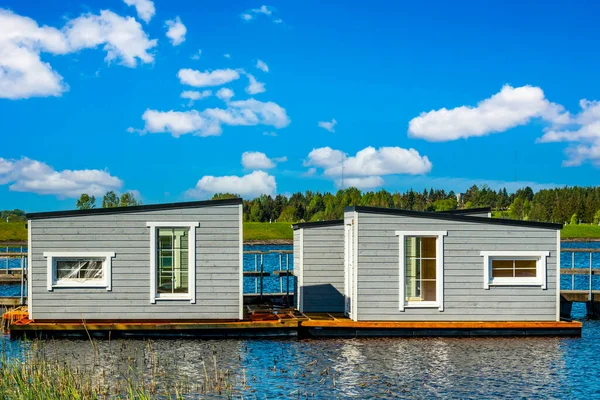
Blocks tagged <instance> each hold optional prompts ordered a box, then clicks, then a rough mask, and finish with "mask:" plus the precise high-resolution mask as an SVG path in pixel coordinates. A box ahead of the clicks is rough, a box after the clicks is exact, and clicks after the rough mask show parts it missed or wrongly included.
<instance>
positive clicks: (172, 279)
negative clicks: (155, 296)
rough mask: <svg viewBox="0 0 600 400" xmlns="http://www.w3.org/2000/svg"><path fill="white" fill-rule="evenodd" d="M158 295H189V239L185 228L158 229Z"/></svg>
mask: <svg viewBox="0 0 600 400" xmlns="http://www.w3.org/2000/svg"><path fill="white" fill-rule="evenodd" d="M158 237H159V240H158V249H157V253H158V257H157V264H158V265H157V275H158V276H157V288H156V291H157V293H188V286H189V285H188V269H189V261H188V254H189V253H188V237H189V230H188V229H185V228H158Z"/></svg>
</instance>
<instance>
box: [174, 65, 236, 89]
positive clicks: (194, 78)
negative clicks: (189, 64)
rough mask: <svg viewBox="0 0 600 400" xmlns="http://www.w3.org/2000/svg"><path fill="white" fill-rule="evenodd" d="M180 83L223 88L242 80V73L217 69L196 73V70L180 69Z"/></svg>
mask: <svg viewBox="0 0 600 400" xmlns="http://www.w3.org/2000/svg"><path fill="white" fill-rule="evenodd" d="M177 76H178V77H179V81H180V82H181V83H182V84H184V85H189V86H195V87H203V86H221V85H224V84H226V83H229V82H231V81H235V80H237V79H239V78H240V73H239V72H237V71H235V70H233V69H229V68H227V69H217V70H214V71H204V72H200V71H196V70H194V69H187V68H184V69H180V70H179V73H178V74H177Z"/></svg>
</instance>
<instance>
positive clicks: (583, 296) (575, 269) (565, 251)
mask: <svg viewBox="0 0 600 400" xmlns="http://www.w3.org/2000/svg"><path fill="white" fill-rule="evenodd" d="M560 252H561V257H565V256H568V257H570V260H571V267H570V268H561V269H560V274H561V276H562V275H571V289H566V290H564V289H562V290H561V295H562V296H563V298H565V300H567V301H575V302H585V301H593V300H594V296H597V295H600V290H594V288H593V286H594V285H593V277H594V275H600V268H594V261H598V260H599V258H598V257H600V256H596V257H594V254H595V253H600V248H562V249H561V250H560ZM569 253H570V254H569ZM581 253H589V258H588V257H585V264H587V265H586V267H585V268H581V267H580V266H576V260H575V254H581ZM562 259H563V260H564V258H562ZM578 263H579V264H580V265H581V264H584V261H583V260H578ZM561 267H562V266H561ZM576 275H588V281H587V288H586V289H576V288H575V287H576V286H578V285H576V282H575V276H576ZM580 286H581V285H580Z"/></svg>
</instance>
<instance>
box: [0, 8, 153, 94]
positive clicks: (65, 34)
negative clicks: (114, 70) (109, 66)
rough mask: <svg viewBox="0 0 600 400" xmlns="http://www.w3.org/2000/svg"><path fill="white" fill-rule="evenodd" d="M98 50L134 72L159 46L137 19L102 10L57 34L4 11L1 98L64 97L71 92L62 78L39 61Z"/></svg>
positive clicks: (1, 17)
mask: <svg viewBox="0 0 600 400" xmlns="http://www.w3.org/2000/svg"><path fill="white" fill-rule="evenodd" d="M100 45H104V46H103V50H104V51H106V57H105V61H106V62H107V63H110V62H112V61H118V62H119V63H120V64H123V65H125V66H128V67H135V66H136V65H137V62H138V60H139V61H141V62H143V63H151V62H153V61H154V56H153V55H152V54H151V53H149V50H150V49H152V48H153V47H154V46H156V40H150V39H149V38H148V36H147V35H146V33H145V32H144V30H143V28H142V26H141V25H140V24H139V22H137V21H136V20H135V19H134V18H130V17H121V16H119V15H117V14H115V13H113V12H112V11H108V10H103V11H101V12H100V14H99V15H93V14H83V15H81V16H80V17H78V18H75V19H72V20H68V21H67V22H66V24H65V26H64V27H63V28H62V29H61V30H58V29H56V28H53V27H48V26H39V25H38V24H37V22H36V21H34V20H33V19H31V18H28V17H23V16H20V15H17V14H15V13H13V12H12V11H9V10H4V9H0V98H7V99H25V98H30V97H46V96H60V95H61V94H62V93H63V92H65V91H67V90H68V85H67V84H66V83H65V82H64V81H63V78H62V76H60V74H58V73H57V72H56V71H54V70H53V69H52V66H51V65H50V64H48V63H46V62H43V61H42V60H41V53H50V54H54V55H58V54H68V53H72V52H76V51H79V50H82V49H86V48H95V47H98V46H100Z"/></svg>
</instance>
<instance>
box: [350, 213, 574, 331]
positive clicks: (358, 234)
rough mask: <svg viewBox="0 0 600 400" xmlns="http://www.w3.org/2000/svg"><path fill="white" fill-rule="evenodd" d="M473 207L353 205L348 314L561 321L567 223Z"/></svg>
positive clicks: (365, 317) (397, 318)
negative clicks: (485, 213)
mask: <svg viewBox="0 0 600 400" xmlns="http://www.w3.org/2000/svg"><path fill="white" fill-rule="evenodd" d="M467 213H468V210H465V212H462V213H456V212H454V213H449V212H448V213H439V212H438V213H434V212H418V211H406V210H399V209H384V208H372V207H358V206H357V207H348V208H346V209H345V213H344V225H345V242H346V246H345V260H346V265H345V277H346V279H345V289H346V290H345V293H346V294H347V295H346V298H347V302H346V310H345V312H346V313H347V314H348V316H349V317H350V318H351V319H352V320H353V321H560V315H559V311H560V290H559V288H558V282H559V279H560V273H559V272H560V271H559V268H560V263H559V257H560V229H561V227H562V226H561V225H557V224H549V223H540V222H529V221H516V220H508V219H498V218H483V217H481V216H478V215H480V213H475V214H467ZM481 214H482V213H481Z"/></svg>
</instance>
